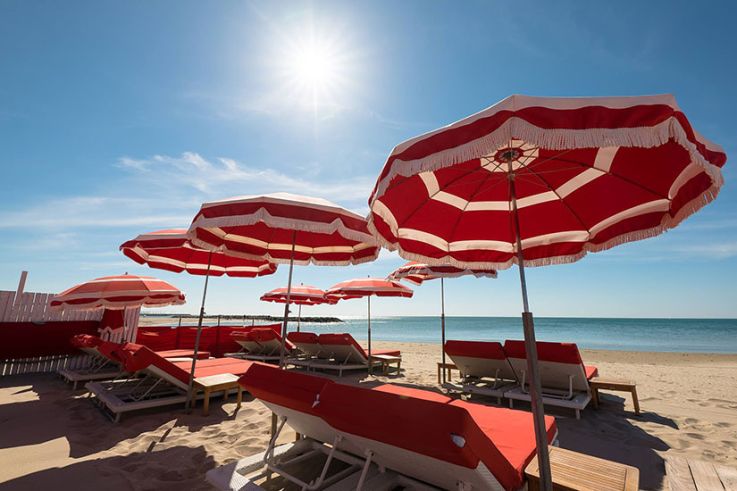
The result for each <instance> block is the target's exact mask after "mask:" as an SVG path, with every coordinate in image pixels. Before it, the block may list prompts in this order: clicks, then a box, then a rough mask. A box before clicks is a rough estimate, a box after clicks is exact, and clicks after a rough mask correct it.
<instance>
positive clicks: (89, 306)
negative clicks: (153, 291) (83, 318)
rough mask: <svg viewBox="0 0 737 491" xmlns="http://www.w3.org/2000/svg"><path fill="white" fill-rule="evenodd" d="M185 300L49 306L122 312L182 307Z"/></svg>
mask: <svg viewBox="0 0 737 491" xmlns="http://www.w3.org/2000/svg"><path fill="white" fill-rule="evenodd" d="M185 303H186V300H184V299H182V300H180V299H176V300H172V301H170V302H164V303H159V302H156V303H154V302H139V301H135V300H131V301H127V302H109V301H107V300H95V302H93V303H92V304H67V303H65V302H63V301H62V303H61V304H59V305H49V308H50V309H52V310H99V309H110V310H123V309H125V308H126V307H170V306H172V305H184V304H185Z"/></svg>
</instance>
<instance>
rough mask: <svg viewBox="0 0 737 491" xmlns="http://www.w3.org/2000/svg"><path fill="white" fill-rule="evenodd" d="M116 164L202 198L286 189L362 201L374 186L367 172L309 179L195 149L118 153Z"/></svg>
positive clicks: (162, 185)
mask: <svg viewBox="0 0 737 491" xmlns="http://www.w3.org/2000/svg"><path fill="white" fill-rule="evenodd" d="M118 165H119V167H121V168H123V169H126V170H127V171H129V172H130V173H131V177H132V178H133V179H140V180H142V181H144V182H140V183H139V184H141V185H144V186H155V187H159V188H164V189H167V190H168V191H171V192H174V193H177V192H179V193H181V192H182V189H186V188H189V189H195V190H197V191H199V192H201V193H202V197H203V201H204V200H207V199H220V198H224V197H228V196H236V195H242V194H259V193H271V192H279V191H285V192H292V193H296V194H306V195H311V196H312V195H314V196H320V197H323V198H327V199H330V200H335V201H344V200H345V201H351V202H356V201H359V202H362V201H364V200H365V199H366V197H368V195H369V193H370V191H371V188H372V186H373V179H372V178H371V177H369V176H358V177H353V178H349V179H341V180H338V181H327V180H310V179H306V178H299V177H295V176H294V175H289V174H285V173H283V172H279V171H277V170H274V169H269V168H257V167H250V166H247V165H244V164H243V163H241V162H239V161H238V160H236V159H233V158H230V157H218V158H215V159H206V158H204V157H202V156H201V155H200V154H198V153H195V152H184V153H182V154H181V155H179V156H176V157H173V156H169V155H154V156H152V157H148V158H142V159H141V158H131V157H121V158H120V159H119V160H118ZM358 197H360V198H358ZM357 198H358V199H357Z"/></svg>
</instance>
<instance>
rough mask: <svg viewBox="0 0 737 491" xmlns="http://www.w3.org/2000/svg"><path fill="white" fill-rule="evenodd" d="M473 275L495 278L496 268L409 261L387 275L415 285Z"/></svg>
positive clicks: (391, 278)
mask: <svg viewBox="0 0 737 491" xmlns="http://www.w3.org/2000/svg"><path fill="white" fill-rule="evenodd" d="M468 275H473V276H475V277H476V278H482V277H486V278H496V270H494V269H471V268H466V269H461V268H456V267H455V266H448V265H440V264H439V265H436V266H433V265H431V264H425V263H420V262H417V261H410V262H408V263H406V264H405V265H403V266H400V267H398V268H397V269H395V270H394V271H392V272H391V273H390V274H389V276H387V278H388V279H390V280H405V281H409V282H410V283H412V284H415V285H418V286H419V285H421V284H422V283H423V282H424V281H427V280H435V279H438V278H440V279H441V280H442V279H443V278H460V277H461V276H468Z"/></svg>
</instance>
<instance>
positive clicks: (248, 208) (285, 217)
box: [187, 193, 379, 367]
mask: <svg viewBox="0 0 737 491" xmlns="http://www.w3.org/2000/svg"><path fill="white" fill-rule="evenodd" d="M187 235H188V236H189V237H190V239H191V240H192V242H193V243H194V244H195V245H197V246H198V247H203V248H205V249H208V250H214V251H221V252H223V253H225V254H228V255H232V256H236V257H243V258H247V259H262V260H267V261H270V262H274V263H289V278H288V281H287V296H286V301H285V305H284V321H283V324H282V347H281V353H280V360H279V366H281V367H283V366H284V343H285V339H286V337H287V323H288V320H289V303H290V296H291V289H292V272H293V268H294V264H295V263H297V264H310V263H312V264H316V265H328V266H345V265H349V264H360V263H364V262H368V261H373V260H374V259H376V257H377V256H378V255H379V246H378V244H377V243H376V240H375V239H374V237H373V236H372V235H371V234H370V233H369V231H368V228H367V223H366V219H365V218H364V217H362V216H360V215H358V214H356V213H353V212H352V211H348V210H346V209H345V208H342V207H340V206H338V205H336V204H334V203H331V202H329V201H326V200H324V199H321V198H312V197H307V196H298V195H293V194H287V193H276V194H267V195H263V196H244V197H239V198H232V199H228V200H223V201H215V202H212V203H204V204H203V205H202V208H200V211H199V212H198V213H197V215H196V216H195V218H194V220H193V221H192V224H191V225H190V227H189V230H188V231H187Z"/></svg>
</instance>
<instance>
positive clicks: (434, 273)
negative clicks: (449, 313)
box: [387, 261, 496, 383]
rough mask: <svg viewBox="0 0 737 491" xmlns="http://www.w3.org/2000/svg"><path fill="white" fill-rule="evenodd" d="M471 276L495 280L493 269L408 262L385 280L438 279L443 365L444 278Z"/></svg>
mask: <svg viewBox="0 0 737 491" xmlns="http://www.w3.org/2000/svg"><path fill="white" fill-rule="evenodd" d="M467 275H473V276H475V277H476V278H481V277H487V278H496V271H495V270H493V269H461V268H456V267H455V266H447V265H438V266H432V265H429V264H424V263H418V262H416V261H410V262H408V263H407V264H405V265H404V266H400V267H399V268H397V269H395V270H394V271H392V272H391V273H390V274H389V276H387V279H390V280H405V281H409V282H410V283H413V284H415V285H421V284H422V283H423V282H424V281H427V280H434V279H437V278H440V332H441V335H440V350H441V352H442V359H443V365H445V284H444V281H445V278H459V277H461V276H467ZM443 383H445V370H443Z"/></svg>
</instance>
